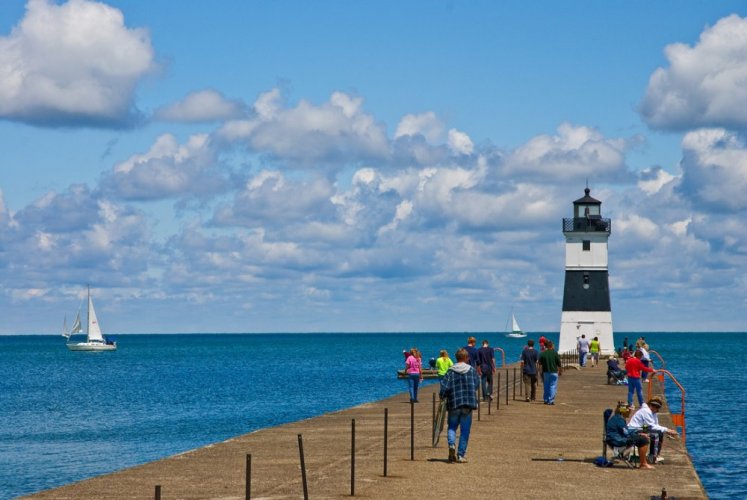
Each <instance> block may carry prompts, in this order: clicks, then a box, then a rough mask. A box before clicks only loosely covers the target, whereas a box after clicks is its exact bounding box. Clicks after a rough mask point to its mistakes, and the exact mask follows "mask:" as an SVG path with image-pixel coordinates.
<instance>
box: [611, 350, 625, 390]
mask: <svg viewBox="0 0 747 500" xmlns="http://www.w3.org/2000/svg"><path fill="white" fill-rule="evenodd" d="M624 379H625V370H622V369H621V368H620V362H619V361H617V358H615V357H614V356H610V357H609V358H608V359H607V383H608V384H609V383H610V381H612V380H614V381H615V382H617V383H618V384H621V383H623V380H624Z"/></svg>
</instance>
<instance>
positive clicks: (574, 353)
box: [558, 349, 579, 368]
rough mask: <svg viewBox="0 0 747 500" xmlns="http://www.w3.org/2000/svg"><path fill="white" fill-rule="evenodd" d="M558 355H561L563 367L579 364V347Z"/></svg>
mask: <svg viewBox="0 0 747 500" xmlns="http://www.w3.org/2000/svg"><path fill="white" fill-rule="evenodd" d="M558 355H559V356H560V365H561V366H562V367H563V368H568V366H569V365H578V362H579V357H578V356H579V354H578V349H569V350H567V351H563V352H561V353H558Z"/></svg>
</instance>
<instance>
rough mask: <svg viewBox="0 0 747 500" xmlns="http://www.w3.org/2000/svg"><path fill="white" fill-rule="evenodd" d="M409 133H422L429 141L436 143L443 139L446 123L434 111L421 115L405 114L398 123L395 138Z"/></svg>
mask: <svg viewBox="0 0 747 500" xmlns="http://www.w3.org/2000/svg"><path fill="white" fill-rule="evenodd" d="M408 135H422V136H423V137H424V138H425V139H426V140H427V141H428V142H431V143H436V142H439V141H441V140H442V139H443V135H444V124H443V122H441V120H439V119H438V117H437V116H436V113H434V112H433V111H428V112H426V113H421V114H419V115H412V114H410V115H405V116H403V117H402V119H401V120H400V122H399V124H398V125H397V131H396V132H395V133H394V138H395V139H397V138H399V137H404V136H408Z"/></svg>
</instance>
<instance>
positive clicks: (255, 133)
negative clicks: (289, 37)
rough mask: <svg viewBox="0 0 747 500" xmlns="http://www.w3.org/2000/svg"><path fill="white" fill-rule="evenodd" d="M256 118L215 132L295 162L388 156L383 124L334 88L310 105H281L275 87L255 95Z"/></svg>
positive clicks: (337, 161)
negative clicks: (319, 102)
mask: <svg viewBox="0 0 747 500" xmlns="http://www.w3.org/2000/svg"><path fill="white" fill-rule="evenodd" d="M254 110H255V112H256V116H255V117H253V118H249V119H245V120H234V121H230V122H228V123H226V124H225V125H224V126H223V127H222V128H221V130H220V131H219V133H218V135H219V136H220V137H221V138H223V139H226V140H228V141H241V142H242V143H244V144H246V145H247V146H248V147H249V148H250V150H252V151H255V152H262V153H267V154H271V155H273V156H275V157H276V158H279V159H281V160H285V161H290V162H294V163H297V164H304V165H309V164H315V163H316V164H319V163H331V164H340V163H346V162H358V161H365V160H371V159H374V160H380V159H384V158H387V157H388V156H389V155H390V148H389V140H388V138H387V136H386V130H385V128H384V126H383V125H382V124H380V123H378V122H376V120H374V118H373V116H371V115H370V114H367V113H365V112H364V111H363V99H361V98H359V97H352V96H350V95H348V94H345V93H342V92H334V93H333V94H332V95H331V97H330V99H329V101H327V102H326V103H323V104H321V105H314V104H312V103H310V102H308V101H305V100H301V101H300V102H299V103H298V104H296V105H295V106H293V107H283V103H282V101H281V96H280V93H279V91H277V90H273V91H270V92H268V93H265V94H263V95H261V96H260V97H259V98H258V99H257V101H256V102H255V104H254Z"/></svg>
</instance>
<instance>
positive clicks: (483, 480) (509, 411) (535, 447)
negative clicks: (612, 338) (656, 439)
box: [24, 367, 707, 499]
mask: <svg viewBox="0 0 747 500" xmlns="http://www.w3.org/2000/svg"><path fill="white" fill-rule="evenodd" d="M499 373H500V374H501V382H500V389H501V393H500V395H499V396H497V398H496V400H494V401H493V403H492V405H491V407H490V409H489V410H488V407H487V404H483V406H482V407H481V410H480V416H479V421H478V415H477V413H476V414H475V415H474V420H473V426H472V435H471V438H470V444H469V449H468V452H467V458H468V459H469V463H466V464H449V463H448V462H447V460H446V458H447V446H446V438H445V435H442V437H441V442H440V443H439V446H438V447H437V448H433V447H431V431H432V405H431V401H432V399H431V398H432V394H433V393H434V392H435V391H436V390H437V385H429V386H426V387H424V388H423V389H422V392H421V396H420V401H421V403H419V404H416V405H414V414H413V415H412V417H413V418H412V424H413V427H412V428H413V434H412V436H413V444H414V447H412V448H411V405H410V403H409V402H408V396H407V395H406V394H400V395H397V396H394V397H391V398H387V399H384V400H381V401H376V402H373V403H368V404H364V405H360V406H356V407H353V408H350V409H347V410H343V411H339V412H334V413H329V414H325V415H322V416H319V417H315V418H311V419H308V420H303V421H299V422H294V423H290V424H286V425H282V426H278V427H272V428H268V429H263V430H260V431H256V432H252V433H249V434H245V435H242V436H238V437H236V438H233V439H229V440H227V441H224V442H221V443H216V444H213V445H210V446H206V447H203V448H199V449H196V450H192V451H189V452H186V453H182V454H179V455H175V456H172V457H168V458H165V459H163V460H158V461H154V462H150V463H147V464H143V465H140V466H137V467H133V468H129V469H125V470H122V471H118V472H115V473H112V474H106V475H103V476H99V477H95V478H92V479H88V480H85V481H81V482H78V483H74V484H71V485H67V486H63V487H60V488H55V489H51V490H47V491H43V492H40V493H37V494H34V495H30V496H28V497H24V498H34V499H125V498H137V499H148V498H154V496H155V488H156V485H160V487H161V488H160V491H161V495H162V497H161V498H163V499H173V498H184V499H208V498H212V499H241V498H245V495H246V481H245V478H246V474H247V454H251V497H252V498H303V495H304V485H303V478H302V469H301V462H300V453H299V435H301V437H302V445H303V452H304V465H305V467H304V470H305V472H306V488H307V492H308V496H309V498H341V497H350V496H351V486H353V487H354V493H355V496H356V497H362V498H402V497H403V496H405V495H407V496H413V495H415V496H421V495H423V496H435V495H439V494H445V493H446V492H453V491H456V490H458V491H460V492H461V496H462V497H463V498H475V499H478V498H487V497H489V496H490V497H497V498H527V499H529V498H568V499H574V498H580V497H589V498H610V499H613V498H615V499H616V498H620V497H625V498H641V499H643V498H646V499H649V498H651V497H652V496H658V495H660V494H661V492H662V489H666V491H667V493H668V495H669V496H670V497H676V498H678V499H683V498H707V494H706V492H705V491H704V489H703V486H702V484H701V482H700V480H699V478H698V475H697V473H696V472H695V469H694V467H693V465H692V462H691V460H690V457H689V455H688V453H687V450H686V449H685V447H684V445H683V443H682V440H681V439H680V438H675V439H666V440H665V443H664V450H663V452H662V455H663V456H664V457H665V458H666V460H665V462H664V463H663V464H659V465H657V466H656V470H652V471H642V470H631V469H627V468H624V467H623V466H615V467H611V468H598V467H595V466H594V465H593V463H592V462H593V460H594V458H596V457H597V456H599V455H601V453H602V413H603V411H604V409H605V408H610V407H614V404H615V402H616V401H618V400H621V399H625V397H626V394H627V388H626V387H625V386H612V385H607V384H606V376H605V368H603V367H597V368H585V369H583V370H574V369H570V370H566V372H565V373H564V375H563V376H562V377H561V378H560V383H559V390H558V397H557V399H556V404H555V405H554V406H546V405H543V404H542V402H541V401H540V402H532V403H527V402H525V401H524V400H523V399H524V398H523V396H520V394H521V390H520V387H519V384H517V385H516V386H514V383H513V373H514V367H509V368H508V369H500V370H499ZM507 378H508V379H509V384H508V391H509V392H508V394H507V393H506V379H507ZM652 383H653V384H654V388H653V391H654V393H657V394H660V393H661V388H660V386H659V382H657V381H654V382H652ZM514 387H515V389H514ZM514 390H515V391H516V392H515V394H516V396H514ZM541 390H542V389H541V387H540V388H538V391H539V392H540V394H541ZM385 409H386V411H387V414H388V425H387V449H386V451H387V453H386V454H387V462H386V468H387V473H386V476H384V415H385ZM268 411H271V407H270V408H268ZM659 415H660V421H661V423H662V424H663V425H666V426H668V427H672V424H671V419H670V413H669V409H668V408H667V407H665V408H663V409H662V411H661V412H660V414H659ZM353 419H355V464H354V484H352V485H351V473H352V472H353V467H352V464H351V444H352V439H351V438H352V420H353ZM143 439H147V436H144V437H143ZM413 458H414V459H413Z"/></svg>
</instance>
